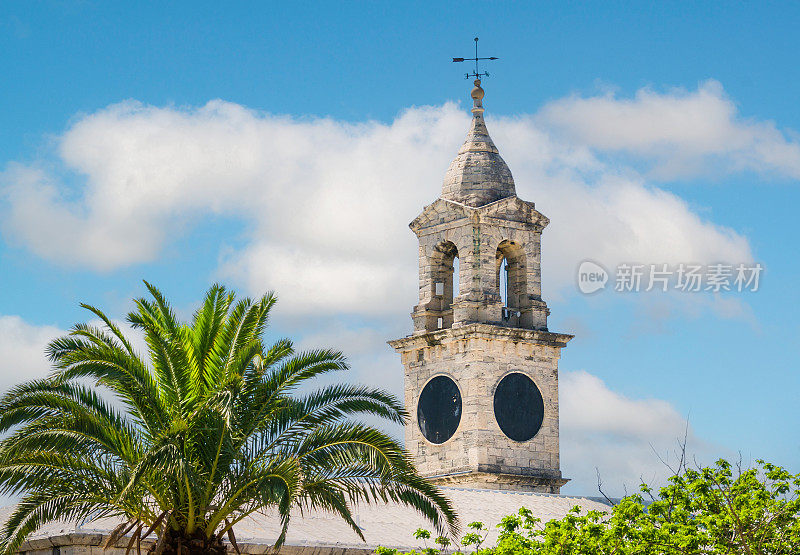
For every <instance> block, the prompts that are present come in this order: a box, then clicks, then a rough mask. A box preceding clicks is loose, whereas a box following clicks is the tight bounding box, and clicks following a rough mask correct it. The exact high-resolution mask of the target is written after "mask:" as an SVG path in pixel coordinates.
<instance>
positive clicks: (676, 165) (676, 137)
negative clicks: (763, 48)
mask: <svg viewBox="0 0 800 555" xmlns="http://www.w3.org/2000/svg"><path fill="white" fill-rule="evenodd" d="M539 117H540V118H541V121H542V123H543V124H544V125H546V126H548V127H550V128H554V129H556V130H558V131H560V132H561V133H562V134H563V136H565V137H566V138H567V139H568V140H570V141H572V142H575V143H577V144H583V145H587V146H590V147H592V148H595V149H598V150H604V151H616V152H621V153H626V154H631V155H634V156H637V157H640V158H642V159H644V160H646V161H648V162H652V163H654V164H655V167H654V172H653V175H657V176H659V177H662V178H670V177H675V176H681V175H694V174H697V173H698V172H699V173H706V174H707V173H719V172H720V171H722V172H731V171H741V170H755V171H759V172H763V171H768V172H774V173H776V174H779V175H783V176H786V177H789V178H793V179H797V178H798V177H800V143H798V142H797V141H796V140H794V139H790V138H788V137H787V135H786V134H785V133H783V132H782V131H780V130H779V129H778V128H777V127H776V125H775V124H774V123H773V122H770V121H756V120H753V119H747V118H743V117H742V116H740V115H739V113H738V109H737V107H736V104H735V103H734V102H733V101H732V100H731V99H730V98H729V97H728V96H727V95H726V94H725V91H724V89H723V87H722V85H721V84H720V83H719V82H717V81H714V80H709V81H706V82H704V83H702V84H701V85H700V86H699V87H698V89H697V90H696V91H687V90H685V89H673V90H670V91H669V92H666V93H658V92H655V91H653V90H651V89H647V88H645V89H641V90H639V91H638V92H637V93H636V95H635V97H634V98H632V99H624V98H617V97H616V96H615V95H614V94H613V93H606V94H604V95H602V96H595V97H590V98H583V97H580V96H571V97H568V98H564V99H560V100H557V101H554V102H551V103H549V104H548V105H546V106H544V107H543V108H542V110H541V111H540V113H539Z"/></svg>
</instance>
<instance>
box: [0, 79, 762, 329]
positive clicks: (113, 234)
mask: <svg viewBox="0 0 800 555" xmlns="http://www.w3.org/2000/svg"><path fill="white" fill-rule="evenodd" d="M642 94H649V93H642ZM703 94H704V95H709V94H711V93H703ZM565 102H567V101H565ZM607 102H611V100H607ZM579 107H580V105H579ZM553 110H554V108H553V106H552V105H551V106H550V107H546V108H545V109H544V112H543V113H544V114H550V113H551V112H552V111H553ZM561 110H562V111H564V110H565V109H564V108H562V109H561ZM553 119H554V118H553V117H551V116H548V117H547V118H544V119H542V118H536V117H522V118H500V119H495V120H491V121H490V123H489V125H490V129H491V131H492V134H493V135H494V137H495V140H496V142H497V143H498V145H499V147H500V149H501V152H503V155H504V156H505V158H506V159H507V161H508V162H509V164H510V166H511V168H512V171H513V172H514V176H515V179H516V182H517V190H518V193H519V195H520V196H521V197H522V198H525V199H531V200H534V201H536V203H537V206H538V208H539V209H540V210H542V211H543V212H544V213H545V214H546V215H547V216H549V217H550V218H551V220H552V224H551V227H550V228H548V230H546V232H545V237H544V248H543V252H544V254H543V272H544V280H545V294H546V295H547V296H548V297H550V298H552V297H553V296H555V295H556V294H557V293H558V292H559V291H563V290H565V288H567V287H569V288H571V287H573V279H574V272H575V269H576V267H577V264H578V263H579V261H580V260H582V259H584V258H592V259H594V260H598V261H600V262H603V263H605V264H607V265H608V266H613V265H615V264H617V263H619V262H633V261H639V262H643V263H650V262H652V263H673V262H683V261H693V262H701V263H702V262H711V261H713V262H716V261H719V260H730V261H732V262H740V261H748V260H750V259H751V258H752V254H751V252H750V248H749V245H748V242H747V240H746V239H745V238H744V237H743V236H741V235H740V234H738V233H736V232H735V231H733V230H731V229H728V228H725V227H723V226H719V225H716V224H714V223H713V222H710V221H708V220H705V219H703V218H701V217H700V216H699V215H698V214H697V213H695V212H693V211H692V210H691V208H690V207H689V206H688V205H687V204H686V203H685V202H684V201H682V200H681V199H680V198H679V197H677V196H675V195H673V194H671V193H669V192H666V191H664V190H661V189H659V188H657V187H653V186H652V185H649V184H648V183H647V182H646V181H645V180H644V179H642V178H641V177H640V176H639V175H638V174H637V173H636V172H634V171H633V170H631V169H629V168H625V167H620V165H619V164H609V163H607V162H604V161H603V160H602V159H601V158H598V156H597V155H596V154H594V153H593V151H592V150H591V149H590V148H587V146H585V145H581V144H579V143H577V144H576V143H575V142H569V141H565V140H564V139H563V138H559V137H554V136H552V135H551V134H549V132H548V130H547V128H546V127H543V125H542V124H541V121H551V120H553ZM718 119H719V118H716V119H713V118H712V121H711V122H710V123H708V125H710V126H712V127H713V125H714V121H717V120H718ZM467 122H468V120H467V114H466V113H465V112H464V111H462V110H459V109H458V108H457V107H456V106H454V105H452V104H447V105H445V106H441V107H422V108H412V109H409V110H407V111H405V112H403V113H402V114H400V115H399V116H398V117H397V118H396V119H395V120H394V121H393V122H391V123H390V124H383V123H379V122H367V123H361V124H351V123H343V122H338V121H334V120H330V119H295V118H289V117H283V116H272V115H268V114H262V113H257V112H254V111H251V110H248V109H246V108H244V107H242V106H239V105H236V104H232V103H227V102H223V101H212V102H209V103H208V104H207V105H206V106H203V107H200V108H175V107H166V108H158V107H153V106H146V105H142V104H140V103H136V102H125V103H121V104H117V105H113V106H110V107H108V108H106V109H104V110H101V111H99V112H97V113H94V114H91V115H88V116H84V117H81V118H80V119H78V120H76V122H75V123H74V124H73V125H72V126H71V127H70V128H69V129H68V130H67V131H66V132H65V134H64V135H63V136H62V137H61V138H60V139H59V141H58V151H57V156H58V158H57V160H55V162H57V163H58V164H62V165H63V167H65V168H66V170H65V171H63V172H59V171H53V170H45V169H43V168H45V167H52V166H53V165H54V164H53V160H49V161H46V162H48V164H45V163H41V164H38V165H37V164H31V165H23V164H12V165H10V166H9V167H8V168H7V169H6V170H5V172H4V173H3V174H2V176H0V180H1V181H2V187H3V188H2V191H3V195H4V197H5V203H4V209H3V216H4V218H3V227H4V231H5V234H6V236H7V237H9V238H11V239H13V240H15V241H16V242H17V243H19V244H22V245H24V246H26V247H28V248H29V249H31V250H32V251H33V252H35V253H37V254H38V255H40V256H42V257H44V258H47V259H49V260H53V261H56V262H59V263H64V264H72V265H78V266H84V267H87V266H88V267H90V268H93V269H95V270H99V271H109V270H114V269H116V268H120V267H123V266H126V265H131V264H137V263H142V262H146V261H152V260H154V259H156V258H157V257H158V256H159V254H160V252H161V249H162V248H164V246H165V245H167V244H168V243H169V242H170V241H171V240H172V239H173V237H174V236H175V235H176V234H180V233H185V232H187V231H186V230H187V228H190V227H191V226H194V225H202V223H203V221H204V218H206V217H208V216H213V215H224V216H229V217H234V218H238V219H241V220H243V221H244V222H246V224H247V228H246V229H247V236H246V242H245V245H244V246H243V247H242V248H241V249H238V250H227V251H226V250H224V249H223V250H222V254H221V255H220V256H221V261H222V262H221V266H220V268H219V277H220V278H222V279H225V280H226V281H233V282H234V283H236V284H239V285H243V286H244V287H245V288H246V289H247V290H248V291H249V292H251V293H253V294H258V293H261V292H263V291H264V290H266V289H274V290H276V291H277V292H278V294H279V296H280V298H281V299H282V302H281V305H280V310H287V311H290V312H291V313H293V314H297V315H302V314H315V315H326V314H327V315H331V314H357V315H367V316H373V317H374V316H381V317H383V316H391V315H398V314H402V313H405V312H406V311H407V310H408V309H409V307H410V306H411V305H413V304H414V302H415V300H416V299H415V295H416V285H415V281H416V269H415V267H416V245H415V238H414V237H413V234H412V233H411V232H410V231H409V230H408V228H407V223H408V222H409V221H410V220H411V219H412V218H413V217H414V216H416V215H417V214H418V212H419V211H420V210H421V208H422V206H423V205H424V204H427V203H429V202H431V201H432V200H434V199H435V198H436V197H437V196H438V194H439V190H440V189H439V188H440V183H441V179H442V177H443V175H444V171H445V169H446V167H447V164H448V163H449V161H450V159H451V158H452V157H453V156H454V153H455V152H456V150H457V147H458V144H459V143H460V142H461V140H462V139H463V136H464V134H465V131H466V128H467ZM625 136H626V137H627V136H628V135H625ZM626 141H629V142H630V139H624V140H622V139H620V140H619V142H620V144H623V145H625V144H628V143H627V142H626ZM595 142H599V139H598V140H596V141H595ZM590 146H591V145H590ZM56 165H57V164H56ZM223 241H224V238H223Z"/></svg>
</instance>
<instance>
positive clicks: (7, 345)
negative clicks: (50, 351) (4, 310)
mask: <svg viewBox="0 0 800 555" xmlns="http://www.w3.org/2000/svg"><path fill="white" fill-rule="evenodd" d="M62 334H63V332H62V330H60V329H58V328H56V327H54V326H34V325H32V324H29V323H27V322H25V321H24V320H23V319H22V318H20V317H19V316H0V392H5V391H7V390H8V388H10V387H12V386H14V385H17V384H20V383H22V382H25V381H28V380H33V379H37V378H43V377H45V376H47V375H48V373H49V371H50V363H49V362H48V361H47V358H46V357H45V347H46V346H47V344H48V343H49V342H50V341H51V340H52V339H54V338H56V337H58V336H59V335H62Z"/></svg>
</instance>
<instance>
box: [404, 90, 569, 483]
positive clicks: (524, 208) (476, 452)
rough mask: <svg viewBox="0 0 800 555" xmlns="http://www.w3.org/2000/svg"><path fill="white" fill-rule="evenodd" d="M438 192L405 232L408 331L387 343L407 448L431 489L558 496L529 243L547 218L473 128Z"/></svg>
mask: <svg viewBox="0 0 800 555" xmlns="http://www.w3.org/2000/svg"><path fill="white" fill-rule="evenodd" d="M480 84H481V82H480V80H475V88H474V89H473V90H472V99H473V103H474V107H473V108H472V114H473V116H472V124H471V126H470V130H469V133H467V139H466V141H464V144H463V146H462V147H461V149H460V150H459V151H458V154H457V155H456V157H455V159H454V160H453V162H452V163H451V164H450V167H449V168H448V170H447V173H446V174H445V177H444V184H443V185H442V194H441V196H440V197H439V199H438V200H436V201H435V202H434V203H433V204H430V205H428V206H426V207H425V208H424V209H423V211H422V213H421V214H420V215H419V216H418V217H417V218H416V219H415V220H414V221H413V222H411V224H410V226H409V227H411V229H412V230H413V231H414V233H415V234H416V235H417V237H418V239H419V304H418V305H417V306H415V307H414V311H413V312H412V319H413V321H414V332H413V333H412V334H411V335H409V336H408V337H404V338H402V339H397V340H395V341H390V342H389V344H390V345H391V346H392V347H393V348H394V349H395V350H397V351H398V352H399V353H400V354H401V356H402V361H403V365H404V366H405V404H406V407H407V409H408V410H409V412H410V414H411V419H410V422H409V424H408V425H407V426H406V433H405V436H406V438H405V439H406V448H407V449H408V450H409V451H410V452H411V454H412V455H413V456H414V458H415V462H416V465H417V468H418V470H419V471H420V472H421V473H422V474H423V475H424V476H426V477H427V478H429V479H430V480H432V481H434V482H437V483H440V484H453V485H462V486H465V487H477V488H491V489H512V490H523V491H537V492H546V493H558V492H559V491H560V488H561V486H562V485H564V484H565V483H566V482H567V480H565V479H564V478H562V477H561V469H560V462H559V445H558V358H559V355H560V352H561V349H562V348H563V347H565V346H566V344H567V342H568V341H569V340H570V339H572V336H571V335H565V334H560V333H553V332H550V331H548V329H547V316H548V314H549V310H548V308H547V305H546V304H545V302H544V301H542V297H541V268H540V259H541V257H540V241H541V234H542V230H543V229H544V228H545V226H546V225H547V224H548V223H549V220H548V219H547V218H546V217H545V216H544V215H542V214H540V213H539V212H538V211H537V210H536V209H535V207H534V204H533V203H532V202H526V201H523V200H520V199H519V198H518V197H517V195H516V190H515V187H514V179H513V177H512V176H511V171H510V170H509V169H508V166H507V165H506V163H505V162H504V161H503V159H502V158H501V157H500V154H499V152H498V150H497V147H495V145H494V143H493V142H492V139H491V137H489V132H488V131H487V129H486V123H485V122H484V120H483V96H484V91H483V89H482V88H481V86H480Z"/></svg>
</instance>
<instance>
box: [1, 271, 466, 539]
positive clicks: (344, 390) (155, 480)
mask: <svg viewBox="0 0 800 555" xmlns="http://www.w3.org/2000/svg"><path fill="white" fill-rule="evenodd" d="M145 284H146V285H147V288H148V290H149V292H150V295H151V297H152V298H139V299H136V300H135V305H136V310H134V311H133V312H131V313H130V314H128V317H127V321H128V323H129V324H130V325H131V326H132V327H133V328H134V329H137V330H140V331H141V332H142V333H143V335H144V338H145V341H146V343H147V351H148V352H147V355H148V356H147V360H145V359H144V358H142V357H141V356H140V355H139V354H137V352H136V350H135V349H134V346H133V344H132V343H131V341H130V340H129V339H128V338H127V337H126V336H125V335H124V334H123V332H122V330H121V329H120V328H119V327H118V326H117V325H116V324H114V322H112V321H111V320H110V319H109V318H108V317H107V316H106V315H105V314H104V313H103V312H101V311H100V310H99V309H97V308H94V307H92V306H89V305H82V306H83V307H84V308H86V309H88V310H90V311H91V312H92V313H93V314H94V316H96V317H97V318H99V319H100V321H101V322H102V324H101V325H98V326H91V325H86V324H79V325H76V326H75V327H74V328H73V329H72V330H71V331H70V333H69V334H68V335H66V336H64V337H61V338H58V339H56V340H54V341H53V342H52V343H50V345H49V346H48V348H47V354H48V356H49V359H50V360H51V361H52V363H53V367H54V370H53V373H52V375H51V376H50V377H49V378H48V379H44V380H36V381H31V382H28V383H25V384H23V385H20V386H17V387H15V388H13V389H12V390H10V391H9V392H8V393H7V394H6V395H5V396H4V397H2V399H0V433H8V434H9V435H8V436H7V437H6V438H5V439H3V440H2V441H0V492H2V493H6V494H8V493H12V494H22V495H23V496H22V499H21V501H20V503H19V504H18V505H17V506H16V509H15V510H14V512H13V514H12V515H11V517H10V518H9V519H8V521H7V522H6V523H5V525H4V526H3V529H2V532H0V542H2V544H0V546H2V549H3V550H4V551H6V552H11V551H14V550H16V549H17V548H19V546H20V545H21V544H22V543H23V542H24V540H25V538H26V537H27V536H28V535H29V534H31V533H32V532H34V531H36V530H37V529H38V528H40V527H41V526H42V525H43V524H45V523H47V522H49V521H54V520H61V521H64V520H66V521H82V520H84V519H89V518H99V517H109V516H114V517H118V518H121V519H122V524H121V525H120V526H119V527H117V528H116V529H115V530H114V531H113V532H112V533H111V535H110V537H109V538H108V542H107V545H112V544H115V543H117V542H119V541H120V539H121V538H122V537H123V536H128V535H130V539H129V540H128V543H127V547H128V551H130V550H131V549H133V548H134V546H135V547H136V548H137V549H139V548H140V547H139V546H140V542H141V539H144V538H146V537H148V536H151V535H153V534H154V535H155V536H154V537H155V538H157V540H156V541H155V543H154V544H153V546H152V547H151V550H153V551H155V553H157V554H161V553H176V554H178V555H182V554H187V553H215V552H219V553H222V552H224V550H225V548H224V546H223V543H222V542H223V538H225V537H226V536H227V538H228V541H229V542H230V543H231V544H232V545H233V547H234V548H235V549H237V551H238V547H237V546H236V539H235V536H234V533H233V529H234V526H236V524H237V523H238V522H240V521H241V520H242V519H244V518H246V517H248V516H249V515H252V514H254V513H262V514H263V513H265V512H267V511H269V513H268V514H273V515H276V516H275V518H278V519H280V522H281V524H282V533H281V535H280V537H279V538H278V539H277V544H278V545H280V544H282V543H283V542H284V539H285V535H286V530H287V526H288V525H289V516H290V511H291V510H292V508H295V507H298V506H299V507H301V508H303V509H315V510H324V511H330V512H332V513H334V514H336V515H338V516H339V517H341V518H342V519H344V520H345V521H346V522H347V523H348V524H349V526H350V527H351V528H352V529H353V530H354V531H355V533H356V534H358V535H359V536H361V537H362V539H363V535H362V534H361V531H360V530H359V527H358V526H357V525H356V523H355V522H354V520H353V516H352V514H351V507H352V504H353V503H376V502H398V503H401V504H404V505H408V506H410V507H413V508H414V509H416V510H417V511H419V512H421V513H422V514H423V515H424V516H425V517H427V519H429V520H430V521H431V522H432V524H433V525H434V526H436V527H437V529H439V530H441V531H449V532H450V533H456V532H457V526H458V525H457V520H456V516H455V513H454V511H453V509H452V507H451V506H450V503H449V501H448V500H447V499H446V498H445V497H444V496H442V494H441V493H440V492H439V491H438V490H437V489H436V488H435V487H433V486H432V485H430V484H429V483H428V482H426V481H425V480H424V479H422V478H421V477H420V476H419V475H418V474H417V472H416V470H415V469H414V467H413V465H412V464H411V462H410V460H409V457H408V455H407V454H406V452H405V451H404V450H403V448H402V446H401V445H400V444H398V442H397V441H395V440H394V439H392V438H391V437H390V436H388V435H387V434H385V433H383V432H381V431H379V430H378V429H376V428H374V427H371V426H368V425H366V424H364V423H361V422H359V421H358V420H355V419H354V417H357V416H359V415H377V416H379V417H381V418H383V419H386V420H388V421H390V422H395V423H401V422H403V421H404V420H405V418H406V413H405V411H404V409H403V406H402V404H401V403H400V402H399V401H398V400H397V399H396V398H395V397H394V396H392V395H390V394H388V393H386V392H384V391H381V390H378V389H372V388H368V387H364V386H360V385H344V384H340V385H329V386H327V387H323V388H320V389H317V390H315V391H313V392H311V393H307V394H301V393H300V392H298V387H299V386H300V385H303V384H305V383H306V382H307V381H308V380H310V379H312V378H314V377H316V376H319V375H321V374H324V373H326V372H331V371H335V370H344V369H346V368H347V364H346V362H345V360H344V358H343V356H342V354H341V353H340V352H336V351H331V350H317V351H309V352H302V353H295V352H294V349H293V347H292V343H291V342H290V341H289V340H286V339H284V340H281V341H278V342H277V343H275V344H274V345H272V346H270V347H268V348H267V347H265V345H264V344H263V343H262V336H263V332H264V329H265V327H266V323H267V317H268V315H269V312H270V309H271V308H272V307H273V305H274V304H275V301H276V298H275V296H274V295H273V294H267V295H265V296H264V297H262V298H261V299H259V300H256V301H253V300H250V299H243V300H239V301H238V302H235V298H234V294H233V293H230V292H227V291H226V290H225V288H224V287H222V286H219V285H215V286H213V287H211V288H210V289H209V290H208V293H207V294H206V297H205V301H204V303H203V305H202V306H201V308H200V309H199V310H197V312H196V313H195V314H194V317H193V319H192V321H191V323H190V324H186V323H181V322H179V321H178V320H177V319H176V316H175V314H174V312H173V310H172V308H171V307H170V305H169V304H168V302H167V300H166V299H165V298H164V296H163V295H162V294H161V292H160V291H159V290H158V289H156V288H155V287H154V286H152V285H150V284H149V283H147V282H145ZM89 383H95V384H96V386H97V387H95V388H92V387H89V386H88V385H87V384H89ZM304 389H305V388H304ZM104 392H105V394H104ZM109 393H110V394H112V395H111V397H113V398H110V396H109Z"/></svg>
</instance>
